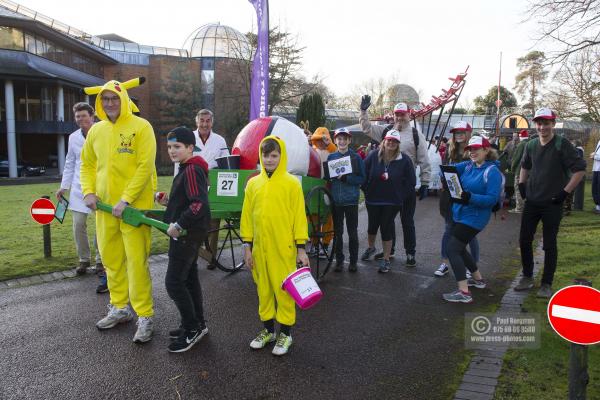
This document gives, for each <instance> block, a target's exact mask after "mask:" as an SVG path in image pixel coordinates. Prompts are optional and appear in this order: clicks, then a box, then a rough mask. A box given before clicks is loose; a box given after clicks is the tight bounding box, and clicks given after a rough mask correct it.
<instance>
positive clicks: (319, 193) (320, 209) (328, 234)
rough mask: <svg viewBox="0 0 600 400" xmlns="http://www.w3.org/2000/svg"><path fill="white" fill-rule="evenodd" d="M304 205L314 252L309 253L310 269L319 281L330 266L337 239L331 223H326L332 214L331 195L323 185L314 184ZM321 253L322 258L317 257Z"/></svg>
mask: <svg viewBox="0 0 600 400" xmlns="http://www.w3.org/2000/svg"><path fill="white" fill-rule="evenodd" d="M305 205H306V215H307V218H308V221H309V224H308V225H309V227H308V229H309V238H310V243H311V244H312V251H313V252H314V253H313V254H311V255H310V256H311V258H313V260H314V261H313V262H311V271H312V274H313V275H314V277H315V279H316V280H317V281H320V280H322V279H323V277H324V276H325V274H327V272H328V271H329V268H330V267H331V264H332V262H333V256H334V248H335V243H336V239H337V238H336V236H335V232H334V229H333V224H332V223H331V224H328V222H329V221H330V218H332V216H333V197H332V196H331V192H330V191H329V190H328V189H327V188H325V187H324V186H315V187H313V188H312V189H311V190H310V191H309V192H308V193H307V194H306V199H305ZM327 239H329V242H330V243H331V247H330V248H329V247H327V246H325V240H327ZM321 253H324V258H320V257H319V254H321Z"/></svg>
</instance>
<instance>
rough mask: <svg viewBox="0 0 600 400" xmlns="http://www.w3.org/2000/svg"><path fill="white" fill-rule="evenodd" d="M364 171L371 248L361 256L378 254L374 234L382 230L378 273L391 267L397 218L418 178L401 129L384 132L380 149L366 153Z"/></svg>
mask: <svg viewBox="0 0 600 400" xmlns="http://www.w3.org/2000/svg"><path fill="white" fill-rule="evenodd" d="M365 170H366V182H365V185H364V187H363V190H364V192H365V203H366V205H367V214H368V216H369V226H368V228H367V232H368V241H369V247H368V248H367V249H366V250H365V252H364V253H363V255H362V257H361V259H362V260H363V261H366V260H368V259H369V258H370V257H371V256H372V255H374V254H375V252H376V249H375V237H376V235H377V231H378V230H381V242H382V245H383V260H381V265H380V266H379V272H382V273H385V272H389V270H390V252H391V249H392V234H393V231H394V218H396V215H397V214H398V212H400V210H401V207H402V203H403V202H404V200H405V199H406V198H407V196H408V195H412V196H414V192H415V184H416V179H417V178H416V176H415V168H414V167H413V163H412V161H411V160H410V157H408V156H407V155H406V154H402V153H401V152H400V132H398V131H397V130H395V129H392V130H390V131H389V132H388V133H387V134H386V135H385V138H384V140H383V144H382V145H381V147H380V148H379V151H371V152H370V153H369V155H368V156H367V158H366V160H365Z"/></svg>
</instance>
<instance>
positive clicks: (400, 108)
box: [394, 103, 410, 114]
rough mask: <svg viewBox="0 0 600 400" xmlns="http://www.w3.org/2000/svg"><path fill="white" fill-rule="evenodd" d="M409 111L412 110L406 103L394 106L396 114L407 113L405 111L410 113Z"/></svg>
mask: <svg viewBox="0 0 600 400" xmlns="http://www.w3.org/2000/svg"><path fill="white" fill-rule="evenodd" d="M409 112H410V109H409V108H408V106H407V105H406V103H398V104H396V105H395V106H394V114H396V113H398V114H405V113H409Z"/></svg>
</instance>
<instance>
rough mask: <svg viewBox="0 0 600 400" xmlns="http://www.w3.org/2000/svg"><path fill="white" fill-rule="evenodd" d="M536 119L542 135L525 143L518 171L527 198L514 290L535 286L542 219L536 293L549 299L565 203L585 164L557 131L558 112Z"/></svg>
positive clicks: (541, 114) (539, 112)
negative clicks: (518, 276) (535, 258)
mask: <svg viewBox="0 0 600 400" xmlns="http://www.w3.org/2000/svg"><path fill="white" fill-rule="evenodd" d="M533 121H534V123H535V126H536V130H537V132H538V134H539V137H538V138H536V139H532V140H530V141H529V142H528V143H527V145H525V148H524V154H523V160H522V161H521V171H520V174H519V192H520V193H521V197H523V199H524V200H525V207H524V209H523V214H522V217H521V232H520V237H519V245H520V247H521V263H522V265H523V276H522V277H521V280H520V281H519V283H518V285H517V286H516V287H515V290H529V289H531V288H532V287H533V284H534V282H533V237H534V235H535V231H536V228H537V225H538V223H539V222H540V220H541V221H542V223H543V239H544V272H543V274H542V283H541V288H540V290H539V291H538V293H537V296H538V297H542V298H550V297H552V293H553V292H552V280H553V278H554V272H555V270H556V260H557V258H558V250H557V245H556V236H557V235H558V228H559V225H560V220H561V218H562V205H563V202H564V201H565V198H566V197H567V195H568V194H569V193H571V192H573V190H574V189H575V187H576V186H577V185H578V184H579V182H580V181H581V179H583V176H584V174H585V167H586V163H585V161H584V160H583V158H582V157H581V156H580V155H579V154H578V153H577V150H575V147H573V145H572V144H571V142H569V141H568V140H566V139H565V138H562V137H560V136H558V135H556V134H555V133H554V126H555V125H556V113H555V112H554V111H553V110H551V109H549V108H541V109H539V110H537V111H536V113H535V116H534V117H533Z"/></svg>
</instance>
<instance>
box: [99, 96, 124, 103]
mask: <svg viewBox="0 0 600 400" xmlns="http://www.w3.org/2000/svg"><path fill="white" fill-rule="evenodd" d="M100 99H101V100H102V102H103V103H106V104H109V103H113V104H114V103H117V102H118V101H120V100H121V99H120V98H119V96H114V97H106V96H102V97H101V98H100Z"/></svg>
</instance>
